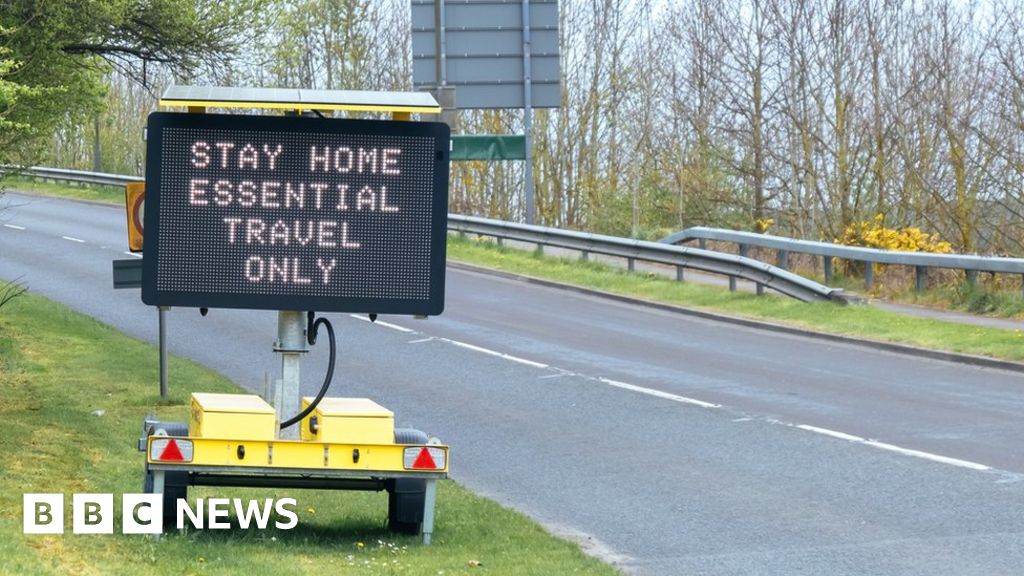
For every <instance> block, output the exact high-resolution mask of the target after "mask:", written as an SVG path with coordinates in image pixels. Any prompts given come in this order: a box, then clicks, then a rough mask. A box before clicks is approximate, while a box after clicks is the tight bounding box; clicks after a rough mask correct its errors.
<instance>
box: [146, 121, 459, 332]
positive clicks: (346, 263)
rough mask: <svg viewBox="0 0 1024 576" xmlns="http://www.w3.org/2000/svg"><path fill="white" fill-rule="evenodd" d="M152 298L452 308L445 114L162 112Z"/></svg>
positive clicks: (151, 221) (153, 184) (149, 283)
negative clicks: (403, 117) (434, 118)
mask: <svg viewBox="0 0 1024 576" xmlns="http://www.w3.org/2000/svg"><path fill="white" fill-rule="evenodd" d="M147 140H148V142H147V159H146V204H147V206H146V211H145V230H146V252H145V259H144V264H143V284H142V300H143V301H144V302H145V303H146V304H150V305H159V306H190V307H209V308H216V307H220V308H260V309H274V310H317V311H323V312H327V311H336V312H376V313H384V314H430V315H433V314H439V313H441V311H442V309H443V308H444V273H445V268H444V267H445V238H446V227H447V206H448V162H449V157H448V156H449V142H450V132H449V129H448V127H447V126H446V125H445V124H441V123H432V122H394V121H371V120H338V119H321V118H306V117H274V116H243V115H214V114H180V113H168V112H156V113H153V114H151V115H150V116H149V125H148V138H147Z"/></svg>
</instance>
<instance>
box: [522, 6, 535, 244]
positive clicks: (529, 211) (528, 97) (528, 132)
mask: <svg viewBox="0 0 1024 576" xmlns="http://www.w3.org/2000/svg"><path fill="white" fill-rule="evenodd" d="M530 50H531V49H530V0H523V133H524V134H523V139H524V142H523V144H524V145H525V146H526V158H525V159H524V160H523V162H525V164H524V167H523V181H524V184H525V193H526V223H527V224H533V220H534V212H535V208H534V198H533V94H532V92H533V87H532V79H531V75H532V71H531V70H530Z"/></svg>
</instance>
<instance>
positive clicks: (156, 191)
mask: <svg viewBox="0 0 1024 576" xmlns="http://www.w3.org/2000/svg"><path fill="white" fill-rule="evenodd" d="M165 128H185V129H198V130H211V131H217V130H222V131H223V130H231V131H238V132H246V131H252V132H286V133H310V132H312V133H317V134H342V135H344V134H348V135H352V134H355V135H370V136H426V137H431V138H433V139H434V168H435V169H434V171H433V182H432V188H433V189H432V190H431V194H432V195H433V199H432V205H431V222H430V234H429V235H430V239H429V242H430V261H429V265H428V266H429V289H428V292H429V297H428V298H425V299H423V298H404V299H402V298H383V297H376V298H375V297H334V296H314V295H295V294H262V295H257V294H228V293H224V292H196V291H186V290H159V289H158V286H157V275H158V271H159V261H160V259H159V258H160V253H161V249H162V246H161V240H160V230H161V223H160V213H161V210H160V208H161V193H162V192H163V190H161V187H162V185H161V177H162V175H161V166H162V163H163V150H162V149H161V143H162V140H163V130H164V129H165ZM450 140H451V133H450V129H449V128H448V126H447V125H445V124H443V123H439V122H408V121H396V120H356V119H335V118H311V117H302V116H266V115H238V114H209V113H206V114H190V113H180V112H153V113H151V114H150V116H149V118H148V126H147V155H146V203H147V206H146V208H147V209H146V211H145V222H144V226H145V229H146V232H147V234H146V246H145V254H144V258H143V263H142V264H143V266H142V268H143V270H142V301H143V302H144V303H145V304H148V305H151V306H182V307H191V308H241V309H261V310H315V311H319V312H354V313H380V314H404V315H416V316H432V315H438V314H440V313H441V312H442V311H443V310H444V293H445V263H446V243H447V242H446V241H447V217H448V213H447V210H448V177H449V162H450Z"/></svg>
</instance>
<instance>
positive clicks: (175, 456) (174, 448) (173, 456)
mask: <svg viewBox="0 0 1024 576" xmlns="http://www.w3.org/2000/svg"><path fill="white" fill-rule="evenodd" d="M158 460H178V461H183V460H185V457H184V456H182V455H181V450H179V449H178V443H177V442H175V441H174V440H168V441H167V447H166V448H164V451H163V452H162V453H161V454H160V458H158Z"/></svg>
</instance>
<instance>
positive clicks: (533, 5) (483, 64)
mask: <svg viewBox="0 0 1024 576" xmlns="http://www.w3.org/2000/svg"><path fill="white" fill-rule="evenodd" d="M411 2H412V53H413V55H412V82H413V86H414V87H416V88H418V89H433V88H435V87H436V86H437V85H438V83H439V80H440V79H439V78H438V70H437V57H438V54H437V44H438V37H437V33H438V22H436V18H435V14H436V10H435V6H434V0H411ZM443 5H444V11H443V12H442V13H441V14H440V17H441V22H440V24H441V27H442V28H443V29H444V32H445V33H444V42H443V43H442V45H441V51H442V55H443V61H444V67H443V70H442V71H441V73H442V74H444V75H445V79H444V83H445V85H447V86H454V87H455V88H456V96H455V107H456V108H523V107H525V106H526V99H525V94H524V89H525V86H524V85H525V83H526V78H529V79H530V98H531V103H530V106H531V107H532V108H558V107H559V106H561V100H562V92H561V74H560V71H559V50H558V2H557V0H529V5H528V7H527V12H528V13H529V21H528V22H525V23H524V22H523V14H524V12H523V0H445V2H444V4H443ZM524 25H526V26H528V27H529V31H530V35H529V36H530V44H529V51H528V52H527V53H526V54H524V46H526V44H525V42H524V39H523V26H524ZM524 56H525V57H524Z"/></svg>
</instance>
